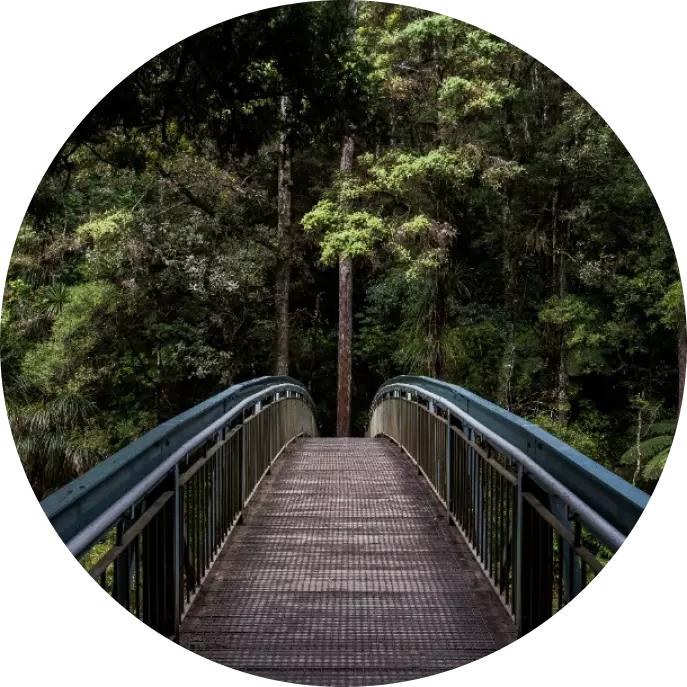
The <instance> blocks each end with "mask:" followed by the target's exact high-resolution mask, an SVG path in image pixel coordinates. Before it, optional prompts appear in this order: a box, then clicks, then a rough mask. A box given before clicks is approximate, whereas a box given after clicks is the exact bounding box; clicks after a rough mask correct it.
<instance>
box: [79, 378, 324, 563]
mask: <svg viewBox="0 0 687 687" xmlns="http://www.w3.org/2000/svg"><path fill="white" fill-rule="evenodd" d="M288 391H295V392H297V393H298V394H300V395H302V396H303V397H304V398H305V399H306V400H307V402H308V404H309V405H310V406H311V407H312V406H313V402H312V398H311V397H310V394H308V392H307V391H306V390H305V389H304V388H303V387H302V386H301V385H299V384H290V383H287V384H275V385H273V386H270V387H268V388H267V389H263V390H262V391H259V392H258V393H256V394H253V395H252V396H249V397H248V398H246V399H244V400H243V401H241V402H240V403H238V404H237V405H235V406H234V407H233V408H232V409H231V410H230V411H229V412H228V413H225V414H224V415H222V417H220V418H219V419H218V420H216V421H215V422H213V423H212V424H211V425H209V426H207V427H206V428H205V429H204V430H202V431H200V432H199V433H198V434H196V435H195V436H193V437H192V438H191V439H189V440H188V441H186V442H185V443H184V444H182V445H181V446H180V447H179V448H178V449H177V450H176V451H174V452H173V453H172V454H171V455H170V456H169V457H168V458H167V459H166V460H165V461H164V462H163V463H161V464H160V465H159V466H158V467H157V468H156V469H155V470H153V471H152V472H151V473H149V474H148V475H147V476H146V477H145V478H143V479H142V480H141V481H139V482H137V483H136V484H135V485H134V486H133V487H132V488H131V489H129V490H128V491H127V492H126V493H125V494H124V495H123V496H121V497H120V498H119V499H118V500H117V501H115V503H113V504H112V505H111V506H110V507H109V508H107V509H106V510H105V511H104V512H103V513H101V515H99V516H98V517H97V518H96V519H95V520H93V521H91V522H90V523H89V524H88V525H87V526H86V527H84V528H83V529H82V530H81V531H80V532H79V533H78V534H77V535H75V536H74V537H72V538H71V539H70V540H69V541H68V542H67V548H68V549H69V551H70V552H71V553H72V554H73V555H74V556H77V557H78V556H80V555H81V554H82V553H83V552H84V551H86V550H87V549H88V548H89V547H90V546H91V545H92V544H93V542H95V541H97V540H98V539H99V538H100V537H101V536H102V535H103V534H104V533H105V532H106V531H107V530H108V529H109V528H110V527H112V526H113V525H114V524H115V523H116V522H117V520H118V519H119V518H120V517H121V516H122V515H123V514H124V513H125V512H126V511H127V510H128V509H129V508H131V507H132V506H133V505H134V504H136V503H137V502H138V501H139V500H140V499H141V498H143V496H145V494H146V493H148V492H149V491H150V490H151V489H152V488H153V487H155V485H157V484H158V483H159V482H160V481H161V480H162V479H163V478H164V477H166V476H167V475H168V474H169V473H170V472H171V470H172V469H173V468H174V467H175V466H176V465H177V464H178V463H179V462H181V461H182V460H183V459H184V458H185V457H186V456H187V454H189V453H190V452H192V451H193V450H194V449H196V448H198V446H200V445H201V444H202V443H203V442H204V441H206V440H207V439H209V438H210V437H211V436H212V435H213V434H215V433H216V432H217V431H218V430H220V429H221V428H222V427H224V426H226V425H227V424H229V423H230V422H231V421H232V420H233V419H235V418H236V417H238V416H239V414H240V413H242V412H243V411H244V410H245V409H246V408H249V407H251V406H253V405H255V404H256V403H258V402H259V401H261V400H262V399H264V398H266V397H269V396H273V395H274V394H278V393H282V392H288Z"/></svg>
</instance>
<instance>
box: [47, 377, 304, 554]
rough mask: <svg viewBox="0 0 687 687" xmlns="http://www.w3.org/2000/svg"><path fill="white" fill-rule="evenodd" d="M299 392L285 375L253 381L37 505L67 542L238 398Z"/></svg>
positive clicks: (157, 431)
mask: <svg viewBox="0 0 687 687" xmlns="http://www.w3.org/2000/svg"><path fill="white" fill-rule="evenodd" d="M279 383H289V384H295V385H297V386H299V387H300V388H301V389H302V390H303V391H305V387H303V386H302V385H300V383H299V382H297V381H296V380H295V379H292V378H291V377H288V376H278V377H269V376H268V377H259V378H257V379H253V380H250V381H247V382H242V383H239V384H235V385H233V386H231V387H229V388H228V389H225V390H224V391H222V392H220V393H219V394H217V395H215V396H213V397H212V398H210V399H208V400H206V401H203V402H202V403H199V404H198V405H196V406H194V407H193V408H190V409H189V410H186V411H185V412H183V413H181V414H180V415H177V416H176V417H173V418H171V419H169V420H167V421H166V422H163V423H162V424H161V425H158V426H157V427H155V428H154V429H152V430H150V431H149V432H147V433H146V434H144V435H143V436H142V437H140V438H139V439H137V440H136V441H134V442H133V443H131V444H129V445H128V446H126V447H124V448H123V449H121V450H119V451H117V453H115V454H113V455H112V456H110V457H109V458H107V459H106V460H104V461H102V462H101V463H99V464H98V465H96V466H95V467H93V468H92V469H90V470H89V471H88V472H86V473H84V474H83V475H81V476H80V477H78V478H76V479H75V480H73V481H72V482H70V483H69V484H67V485H66V486H64V487H62V488H61V489H59V490H58V491H56V492H55V493H53V494H51V495H50V496H48V497H46V498H45V499H43V501H41V507H42V508H43V511H44V512H45V514H46V516H47V517H48V519H49V520H50V523H51V524H52V526H53V527H54V528H55V530H56V531H57V533H58V535H59V536H60V538H61V539H62V541H64V542H67V541H69V540H70V539H72V538H73V537H74V536H75V535H76V534H77V533H78V532H79V531H80V530H81V529H83V527H84V526H85V525H86V524H87V523H88V522H90V521H92V520H94V519H95V518H96V517H98V516H99V515H100V514H101V513H102V512H103V511H104V510H105V509H107V508H108V507H109V506H111V505H112V504H113V503H114V502H115V501H117V500H118V499H119V498H120V497H121V496H122V495H123V494H124V493H126V492H127V491H128V490H130V489H131V488H132V487H133V486H134V485H135V484H136V483H137V482H139V481H140V480H141V479H143V478H144V477H145V476H146V475H147V474H149V473H150V472H151V471H152V470H154V469H155V468H156V467H157V466H158V465H159V464H160V463H161V462H162V461H163V460H165V458H166V457H167V456H168V455H169V454H170V452H171V451H174V450H176V449H177V448H178V447H179V446H181V445H182V444H183V443H185V442H186V441H187V440H188V439H189V438H191V437H193V436H194V435H195V434H197V432H198V431H200V430H202V429H203V428H204V427H206V426H207V425H208V424H210V423H211V422H214V421H215V420H216V419H217V418H219V417H220V416H222V415H224V414H225V413H227V412H228V411H229V410H231V409H232V408H233V407H234V406H235V405H236V404H237V403H239V402H240V401H241V400H242V399H244V398H246V397H247V396H250V395H252V394H255V393H256V392H258V391H264V390H265V389H268V388H269V387H271V386H273V385H274V384H279Z"/></svg>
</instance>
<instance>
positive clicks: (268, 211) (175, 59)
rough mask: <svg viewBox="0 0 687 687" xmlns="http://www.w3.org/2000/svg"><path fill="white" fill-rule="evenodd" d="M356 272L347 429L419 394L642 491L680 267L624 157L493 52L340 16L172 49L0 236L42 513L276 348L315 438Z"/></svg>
mask: <svg viewBox="0 0 687 687" xmlns="http://www.w3.org/2000/svg"><path fill="white" fill-rule="evenodd" d="M353 5H354V6H355V3H354V4H353ZM354 9H355V7H354ZM346 137H348V139H347V138H346ZM353 138H354V140H355V148H354V152H355V155H354V158H353V161H352V167H351V168H347V167H346V166H345V165H343V164H342V147H345V141H346V140H351V141H352V140H353ZM350 152H351V153H353V149H352V148H351V150H350ZM349 259H350V261H351V265H352V268H353V271H354V279H353V282H352V284H353V288H352V292H351V294H350V298H351V307H352V311H353V323H354V325H353V333H352V360H353V375H352V418H353V431H355V432H357V433H361V432H362V431H363V429H364V427H365V425H366V420H367V416H366V413H367V409H368V407H369V403H370V401H371V399H372V396H373V394H374V392H375V390H376V389H377V388H378V386H379V385H380V384H381V383H382V382H383V381H384V380H385V379H386V378H388V377H391V376H393V375H395V374H401V373H420V374H427V375H431V376H435V377H440V378H443V379H445V380H447V381H450V382H453V383H456V384H459V385H461V386H464V387H467V388H469V389H470V390H472V391H474V392H475V393H477V394H480V395H481V396H484V397H486V398H488V399H490V400H492V401H494V402H497V403H499V404H501V405H502V406H504V407H506V408H508V409H510V410H512V411H513V412H515V413H518V414H519V415H522V416H523V417H526V418H529V419H531V420H533V421H534V422H536V423H538V424H539V425H541V426H542V427H544V428H545V429H546V430H548V431H550V432H552V433H553V434H555V435H557V436H559V437H561V438H562V439H563V440H564V441H567V442H568V443H570V444H571V445H573V446H575V447H576V448H578V449H579V450H580V451H582V452H583V453H585V454H587V455H589V456H590V457H591V458H593V459H595V460H597V461H599V462H601V463H603V464H604V465H606V466H608V467H609V468H611V469H613V470H615V471H617V472H618V473H619V474H621V475H623V476H624V477H626V478H627V479H630V480H632V481H634V482H635V483H637V484H638V485H639V486H641V487H642V488H645V489H648V490H651V489H652V488H653V485H654V484H655V482H656V479H657V478H658V476H659V475H660V472H661V468H662V466H663V465H664V464H665V459H666V457H667V450H668V449H669V446H670V444H671V441H672V434H673V433H674V426H675V419H676V418H677V415H678V412H679V405H680V404H679V400H680V399H681V396H682V390H683V387H684V378H685V360H686V359H687V334H686V328H685V306H684V297H683V293H682V285H681V282H680V277H679V273H678V269H677V263H676V260H675V255H674V253H673V250H672V246H671V243H670V239H669V236H668V233H667V230H666V228H665V225H664V223H663V220H662V218H661V214H660V212H659V210H658V207H657V205H656V203H655V201H654V198H653V196H652V194H651V191H650V190H649V188H648V186H647V184H646V182H645V180H644V178H643V176H642V174H641V172H640V171H639V169H638V168H637V166H636V165H635V163H634V161H633V160H632V157H631V156H630V154H629V153H628V151H627V150H626V149H625V148H624V146H623V145H622V144H621V143H620V141H619V140H618V139H617V137H616V136H615V135H614V134H613V132H612V131H611V129H610V128H609V127H608V125H607V124H606V123H605V122H604V121H603V119H602V118H601V117H600V116H599V115H598V114H597V113H596V112H595V110H594V109H593V108H592V107H591V106H590V105H589V104H588V103H587V102H586V101H585V100H584V99H583V98H581V97H580V95H579V94H577V93H576V92H575V91H574V90H573V89H572V88H571V87H570V86H569V85H568V84H566V83H565V82H564V81H563V80H561V79H560V78H559V77H558V76H557V75H556V74H554V73H552V72H551V71H550V70H548V69H547V68H546V67H545V66H544V65H542V64H541V63H539V62H538V61H537V60H535V59H534V58H532V57H531V56H529V55H527V54H526V53H524V52H522V51H520V50H519V49H517V48H515V47H514V46H512V45H510V44H508V43H506V42H504V41H502V40H501V39H499V38H497V37H495V36H492V35H490V34H489V33H487V32H485V31H482V30H480V29H477V28H475V27H473V26H470V25H468V24H465V23H463V22H460V21H458V20H455V19H451V18H448V17H444V16H440V15H436V14H432V13H429V12H425V11H423V10H419V9H413V8H409V7H404V6H399V5H388V4H381V3H371V2H360V3H357V12H355V11H352V6H351V5H350V4H349V3H348V2H343V1H340V0H333V1H332V2H326V3H319V2H317V3H302V4H296V5H289V6H287V7H278V8H274V9H270V10H265V11H263V12H258V13H254V14H249V15H245V16H243V17H238V18H236V19H232V20H230V21H227V22H224V23H222V24H219V25H217V26H214V27H211V28H209V29H207V30H206V31H203V32H201V33H199V34H196V35H194V36H191V37H189V38H187V39H186V40H184V41H182V42H181V43H179V44H177V45H174V46H172V47H171V48H169V49H168V50H166V51H165V52H163V53H161V54H160V55H158V56H157V57H156V58H154V59H153V60H151V61H150V62H148V63H146V64H145V65H143V66H141V67H140V68H139V69H138V70H137V71H136V72H134V73H133V74H132V75H131V76H130V77H129V78H127V79H125V80H124V81H123V82H122V83H121V84H119V85H118V86H117V87H116V88H114V89H113V90H112V91H111V93H109V94H108V96H107V97H106V98H104V99H103V101H101V102H100V103H99V104H98V105H97V106H96V107H95V108H94V109H93V111H92V112H91V113H89V114H88V116H87V117H86V118H85V119H84V120H83V122H82V123H81V124H80V125H79V126H78V127H77V129H76V130H75V131H74V132H73V133H72V134H71V135H70V137H69V139H68V140H67V141H66V142H65V144H64V146H63V148H62V150H61V151H60V153H59V154H58V155H57V156H56V158H55V160H54V161H53V163H52V165H51V166H50V169H49V170H48V171H47V173H46V175H45V177H44V178H43V180H42V182H41V184H40V187H39V188H38V190H37V191H36V194H35V196H34V198H33V200H32V202H31V205H30V207H29V208H28V211H27V214H26V217H25V220H24V222H23V224H22V227H21V229H20V230H19V235H18V238H17V242H16V245H15V249H14V253H13V256H12V260H11V264H10V269H9V273H8V280H7V283H6V285H5V291H4V299H3V309H2V325H1V329H0V346H1V347H0V357H1V360H2V380H3V385H4V389H5V398H6V403H7V410H8V413H9V417H10V421H11V427H12V430H13V433H14V437H15V440H16V442H17V447H18V451H19V454H20V456H21V458H22V461H23V463H24V466H25V468H26V471H27V474H28V476H29V479H30V481H31V483H32V486H33V488H34V491H35V493H36V495H37V496H39V497H43V496H45V495H46V494H48V493H50V492H51V491H52V490H54V489H56V488H57V487H59V486H61V485H62V484H64V483H66V482H67V481H69V480H70V479H71V478H73V477H74V476H76V475H77V474H79V473H80V472H82V471H84V470H86V469H87V468H89V467H90V466H92V465H94V464H95V463H96V462H98V461H99V460H101V459H103V458H104V457H106V456H108V455H110V454H111V453H112V452H114V451H115V450H117V449H118V448H120V447H122V446H123V445H125V444H127V443H128V442H130V441H132V440H133V439H135V438H137V437H138V436H140V435H141V434H142V433H143V432H145V431H146V430H148V429H150V428H152V427H154V426H155V425H157V424H159V423H160V422H162V421H164V420H165V419H167V418H169V417H172V416H174V415H176V414H178V413H179V412H181V411H182V410H184V409H186V408H188V407H190V406H192V405H193V404H195V403H197V402H199V401H201V400H203V399H205V398H207V397H208V396H210V395H211V394H212V393H214V392H216V391H218V390H219V389H221V388H224V387H226V386H227V385H229V384H231V383H232V382H236V381H241V380H244V379H248V378H251V377H255V376H258V375H262V374H270V373H272V372H273V371H274V370H275V369H276V367H278V362H279V361H278V357H279V354H278V345H277V341H278V339H279V331H278V330H279V328H280V327H282V328H284V329H283V331H282V341H285V342H286V346H285V348H282V349H281V361H280V365H281V366H282V367H283V365H284V364H286V365H287V366H288V370H289V372H290V374H292V375H294V376H296V377H298V378H300V379H301V380H302V381H303V382H304V383H306V385H307V386H308V387H309V388H310V390H311V392H312V394H313V397H314V398H315V400H316V402H317V403H318V422H319V424H320V426H321V429H322V432H323V433H330V432H332V431H333V428H334V424H335V417H334V416H335V410H336V375H337V336H338V327H339V315H338V313H339V292H338V290H337V279H338V272H337V270H336V265H337V263H338V262H339V261H341V260H349ZM285 264H286V265H288V270H287V271H286V272H284V271H283V269H282V267H283V266H284V265H285ZM279 275H281V276H279ZM280 299H281V300H280ZM284 299H285V300H284ZM278 301H279V302H278ZM279 303H281V310H279V307H277V310H276V312H277V314H276V315H275V305H276V306H279ZM279 312H281V313H282V316H281V319H280V316H279V314H278V313H279ZM284 317H286V322H285V321H284ZM284 355H285V356H286V358H285V359H284Z"/></svg>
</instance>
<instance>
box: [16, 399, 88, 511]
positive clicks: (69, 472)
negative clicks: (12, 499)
mask: <svg viewBox="0 0 687 687" xmlns="http://www.w3.org/2000/svg"><path fill="white" fill-rule="evenodd" d="M93 409H94V404H93V403H92V402H91V401H89V400H87V399H83V398H81V397H78V396H76V395H73V394H69V393H65V394H63V395H60V396H57V397H56V398H54V399H51V400H50V401H41V402H38V403H26V404H24V405H20V406H12V405H10V407H9V419H10V427H11V429H12V434H13V436H14V441H15V444H16V446H17V452H18V453H19V457H20V458H21V461H22V464H23V465H24V469H25V470H26V473H27V476H28V477H29V481H30V482H31V484H32V485H34V491H36V496H37V497H38V498H43V497H44V496H46V495H47V494H48V493H49V492H50V491H52V490H53V489H55V488H57V487H59V486H60V485H62V484H64V483H65V482H66V481H69V480H70V479H72V478H73V477H75V476H76V475H78V474H80V473H81V472H82V471H83V470H84V468H86V467H87V466H88V460H89V456H88V452H87V451H86V450H85V449H84V448H83V447H82V446H80V445H79V444H78V443H76V442H74V441H73V440H72V437H71V433H72V432H73V430H75V429H78V428H80V427H83V425H84V424H85V423H86V421H87V420H88V418H89V417H90V416H91V414H92V412H93Z"/></svg>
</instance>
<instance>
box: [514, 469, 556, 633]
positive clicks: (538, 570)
mask: <svg viewBox="0 0 687 687" xmlns="http://www.w3.org/2000/svg"><path fill="white" fill-rule="evenodd" d="M521 479H522V494H523V498H522V499H521V500H520V504H519V505H520V507H521V508H522V516H521V517H522V531H521V539H520V548H521V550H520V566H521V574H520V580H519V582H520V585H521V588H520V590H519V600H520V604H521V605H520V612H519V614H518V615H519V627H518V631H519V634H520V636H522V635H525V634H527V633H528V632H530V631H531V630H533V629H534V628H535V627H538V626H539V625H541V624H542V623H543V622H545V621H546V620H548V619H549V618H550V617H551V615H552V610H553V590H554V584H553V581H554V579H553V538H552V536H551V530H550V528H549V527H548V526H547V525H546V523H545V522H544V521H543V520H542V518H541V516H540V515H539V514H538V513H537V512H536V511H535V510H534V508H532V507H531V506H530V505H529V503H528V501H527V499H526V498H524V496H525V495H526V494H531V495H533V496H534V497H535V498H536V499H537V500H538V501H539V502H540V503H541V504H542V505H544V507H545V508H547V509H550V508H551V504H550V497H549V494H547V493H546V492H545V491H544V490H543V489H541V488H540V487H539V486H538V485H537V484H536V483H535V482H534V481H533V480H532V479H531V478H530V477H528V476H527V475H525V474H523V475H522V477H521Z"/></svg>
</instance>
